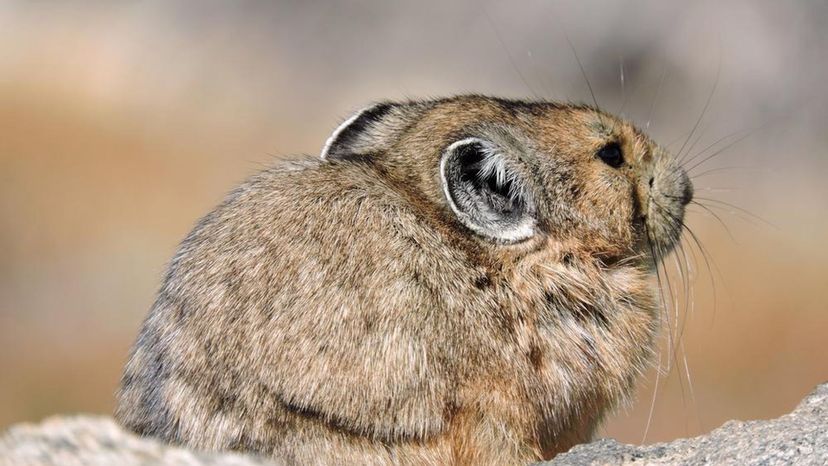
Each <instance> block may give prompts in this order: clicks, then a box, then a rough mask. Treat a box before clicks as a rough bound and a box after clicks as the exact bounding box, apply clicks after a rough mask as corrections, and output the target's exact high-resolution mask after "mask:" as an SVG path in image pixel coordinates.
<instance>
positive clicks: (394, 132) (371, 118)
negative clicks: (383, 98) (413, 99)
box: [320, 102, 419, 160]
mask: <svg viewBox="0 0 828 466" xmlns="http://www.w3.org/2000/svg"><path fill="white" fill-rule="evenodd" d="M418 109H419V106H418V105H417V104H413V103H411V104H401V103H392V102H381V103H378V104H374V105H372V106H370V107H367V108H365V109H363V110H361V111H359V112H357V113H355V114H354V115H352V116H351V117H349V118H348V119H347V120H345V121H344V122H343V123H342V124H341V125H339V127H337V128H336V129H335V130H334V132H333V133H331V136H330V137H329V138H328V140H327V141H326V142H325V146H324V147H323V148H322V153H321V154H320V157H321V158H322V160H328V159H337V158H343V157H346V156H354V155H369V154H375V153H378V152H381V151H382V150H384V149H387V148H388V146H389V145H390V144H391V142H392V141H393V140H394V139H395V138H396V137H397V136H398V135H399V134H400V133H401V132H402V130H403V129H405V127H406V126H408V124H409V123H410V122H411V120H412V118H413V117H414V116H415V115H416V112H417V110H418Z"/></svg>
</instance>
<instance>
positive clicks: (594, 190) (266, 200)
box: [116, 96, 690, 465]
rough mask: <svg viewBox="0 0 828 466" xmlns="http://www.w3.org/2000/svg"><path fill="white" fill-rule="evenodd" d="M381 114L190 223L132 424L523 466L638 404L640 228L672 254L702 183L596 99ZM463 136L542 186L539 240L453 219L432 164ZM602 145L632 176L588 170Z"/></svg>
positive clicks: (355, 458) (267, 442)
mask: <svg viewBox="0 0 828 466" xmlns="http://www.w3.org/2000/svg"><path fill="white" fill-rule="evenodd" d="M384 105H391V108H392V111H385V112H384V114H383V115H379V116H378V117H377V118H375V119H373V120H371V121H369V125H368V127H366V128H363V131H361V132H359V133H355V134H352V135H350V136H349V138H350V140H348V141H342V143H341V144H334V145H333V146H332V149H331V153H329V154H328V157H327V158H326V159H325V160H320V159H315V158H314V159H311V158H307V159H301V160H296V161H292V162H283V163H280V164H277V165H276V166H274V167H272V168H270V169H268V170H265V171H263V172H261V173H259V174H257V175H255V176H254V177H252V178H251V179H250V180H248V181H247V182H245V183H244V184H243V185H242V186H241V187H239V188H238V189H236V190H235V191H233V192H232V193H231V194H230V195H229V197H228V198H227V199H226V200H225V201H224V202H223V203H222V204H221V205H220V206H219V207H217V208H216V209H215V210H214V211H213V212H212V213H210V214H209V215H207V216H206V217H205V218H203V219H202V220H201V221H200V222H199V223H198V225H197V226H196V227H195V229H194V230H193V231H192V232H191V233H190V235H189V236H188V237H187V238H186V239H185V240H184V242H183V244H182V245H181V248H180V249H179V251H178V253H177V254H176V255H175V257H174V258H173V260H172V263H171V264H170V266H169V270H168V272H167V275H166V277H165V279H164V283H163V286H162V288H161V290H160V292H159V294H158V298H157V300H156V302H155V304H154V306H153V308H152V310H151V311H150V314H149V316H148V317H147V319H146V321H145V322H144V325H143V328H142V330H141V332H140V335H139V337H138V340H137V342H136V344H135V346H134V348H133V351H132V354H131V357H130V360H129V362H128V364H127V366H126V370H125V372H124V376H123V380H122V387H121V390H120V393H119V396H118V408H117V413H116V415H117V418H118V419H119V420H120V422H121V423H123V424H124V425H125V426H127V427H129V428H130V429H132V430H134V431H136V432H138V433H141V434H145V435H151V436H157V437H161V438H164V439H166V440H169V441H172V442H175V443H182V444H186V445H190V446H193V447H197V448H203V449H208V450H225V449H229V450H242V451H256V452H262V453H266V454H271V455H273V456H274V457H277V458H279V459H282V460H284V461H286V462H288V463H291V464H293V463H295V464H375V465H386V464H434V465H451V464H455V465H472V464H474V465H478V464H521V463H528V462H531V461H535V460H540V459H542V458H549V457H551V456H553V455H555V454H556V453H558V452H561V451H564V450H567V449H568V448H569V447H571V446H572V445H573V444H575V443H580V442H584V441H586V440H588V439H589V438H590V436H591V435H592V434H593V432H594V430H595V428H596V426H597V425H598V423H599V422H600V421H601V420H602V418H603V417H604V415H605V414H606V413H607V411H608V410H610V409H611V408H612V407H613V406H615V405H616V404H617V403H618V402H619V400H621V399H623V398H624V397H625V396H626V395H627V394H628V393H629V391H630V388H631V385H632V382H633V380H634V378H635V377H636V375H638V374H639V373H640V372H641V371H642V370H643V369H645V368H646V366H647V364H648V358H649V356H650V352H651V347H652V344H653V339H654V334H655V332H656V329H657V327H658V318H657V314H658V311H657V306H656V301H655V299H654V291H653V284H652V280H651V275H652V270H653V261H652V258H651V257H650V256H649V254H648V253H649V250H648V248H647V247H646V246H645V244H646V242H645V238H646V236H645V228H644V227H645V224H646V225H647V226H648V227H649V229H650V231H652V232H657V235H658V236H657V237H656V238H654V240H655V241H656V242H658V243H659V244H660V246H662V249H667V248H669V247H670V246H671V245H672V243H673V242H674V241H675V239H676V238H677V236H678V233H679V232H680V224H679V222H680V221H681V217H682V216H683V211H684V209H683V207H684V206H683V204H682V203H681V202H680V201H678V200H676V197H680V196H681V195H682V193H686V192H688V190H689V189H690V188H689V182H688V181H687V179H686V176H685V175H684V174H683V173H682V172H680V170H678V169H677V168H676V166H675V163H674V162H673V161H672V159H670V157H669V156H668V155H667V154H666V153H665V152H664V151H661V150H659V149H658V148H657V146H655V145H654V143H652V142H651V141H650V140H649V139H648V138H647V137H646V136H644V135H643V134H642V133H641V132H639V131H638V130H636V129H635V128H634V127H633V126H631V125H630V124H629V123H626V122H623V121H620V120H617V119H616V118H614V117H612V116H610V115H607V114H604V113H601V112H599V111H598V110H595V109H592V108H589V107H585V106H571V105H563V104H554V103H545V102H537V103H526V102H515V101H507V100H501V99H493V98H487V97H482V96H460V97H453V98H449V99H441V100H433V101H422V102H409V103H397V104H384ZM386 110H387V109H386ZM378 113H380V112H378ZM469 134H473V135H482V136H485V137H487V138H488V139H490V140H492V141H494V142H495V143H496V144H498V145H500V146H501V147H505V151H506V152H507V155H508V156H509V157H511V159H512V161H513V162H514V164H515V166H517V167H519V170H521V174H522V175H523V177H524V178H525V179H526V180H527V183H528V188H529V189H530V191H531V193H532V195H533V196H534V199H535V200H536V204H537V227H536V231H535V234H534V235H533V236H532V237H531V238H529V239H528V240H525V241H521V242H519V243H515V244H498V243H496V242H493V241H490V240H486V239H484V238H481V237H478V236H476V235H475V234H473V233H472V232H470V231H469V230H468V229H466V228H465V227H463V225H461V224H460V223H459V222H458V221H457V219H456V218H455V217H454V216H453V215H452V212H451V210H450V209H449V208H448V207H447V204H446V199H445V197H444V194H443V191H442V190H441V186H440V181H439V177H438V168H437V167H438V164H439V160H440V155H441V152H442V150H443V149H444V148H445V147H447V146H448V145H449V144H451V143H452V142H454V141H456V140H459V139H460V138H462V137H464V136H468V135H469ZM610 141H616V142H618V143H619V144H620V145H621V147H622V149H623V151H624V155H625V158H626V163H625V165H624V166H622V167H621V168H619V169H614V168H611V167H609V166H607V165H606V164H604V163H602V162H601V161H600V160H599V159H597V158H596V157H595V152H596V151H597V150H598V149H599V148H600V147H602V146H603V145H604V144H606V143H607V142H610ZM650 177H654V178H656V182H655V183H654V184H653V186H654V187H652V188H651V187H650V186H649V183H648V181H649V178H650ZM651 199H658V200H659V205H661V204H662V203H663V205H665V206H667V207H666V208H669V209H671V210H670V211H671V212H673V213H674V214H675V215H672V216H663V215H662V216H659V215H655V214H654V213H653V211H652V208H651V207H650V205H651V202H650V201H651Z"/></svg>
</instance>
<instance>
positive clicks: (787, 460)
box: [538, 384, 828, 466]
mask: <svg viewBox="0 0 828 466" xmlns="http://www.w3.org/2000/svg"><path fill="white" fill-rule="evenodd" d="M569 464H577V465H599V464H600V465H627V464H635V465H645V464H676V465H678V464H682V465H700V464H715V465H740V466H741V465H763V466H772V465H781V464H796V465H800V464H805V465H811V464H814V465H826V464H828V384H823V385H820V386H819V387H817V388H816V390H814V391H813V392H811V394H810V395H808V396H807V397H806V398H805V399H804V400H802V402H800V403H799V406H798V407H797V408H796V409H795V410H794V411H793V412H792V413H790V414H786V415H784V416H782V417H780V418H777V419H772V420H769V421H749V422H742V421H729V422H727V423H725V424H724V425H723V426H721V427H719V428H718V429H716V430H714V431H712V432H710V433H709V434H706V435H702V436H699V437H694V438H689V439H678V440H674V441H672V442H667V443H656V444H653V445H644V446H634V445H627V444H623V443H619V442H617V441H615V440H612V439H601V440H598V441H595V442H592V443H588V444H584V445H578V446H576V447H574V448H572V449H571V450H569V451H568V452H567V453H564V454H561V455H558V456H557V457H555V458H554V459H553V460H552V461H548V462H545V463H538V466H540V465H543V466H560V465H569Z"/></svg>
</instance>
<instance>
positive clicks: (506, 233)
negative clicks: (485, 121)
mask: <svg viewBox="0 0 828 466" xmlns="http://www.w3.org/2000/svg"><path fill="white" fill-rule="evenodd" d="M440 179H441V182H442V185H443V191H444V192H445V195H446V199H447V200H448V204H449V206H450V207H451V210H452V211H453V212H454V214H455V215H457V218H458V219H459V220H460V222H462V223H463V224H464V225H465V226H466V227H468V228H469V229H471V230H472V231H474V232H475V233H478V234H480V235H482V236H484V237H486V238H489V239H494V240H496V241H501V242H507V243H511V242H516V241H520V240H524V239H526V238H529V237H530V236H532V235H533V234H534V232H535V224H536V214H535V203H534V200H533V199H532V195H531V192H530V191H531V190H530V189H529V186H528V184H527V182H526V180H525V179H524V177H523V176H522V175H521V174H520V172H519V171H518V170H517V169H516V168H515V167H514V166H511V165H510V163H509V161H508V160H507V159H506V157H505V156H504V155H503V153H502V152H501V151H500V150H499V149H498V147H497V146H495V145H494V144H493V143H491V142H489V141H486V140H483V139H479V138H467V139H462V140H460V141H457V142H455V143H453V144H452V145H450V146H448V148H446V150H445V151H444V152H443V157H442V159H441V161H440Z"/></svg>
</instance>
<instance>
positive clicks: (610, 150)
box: [595, 142, 624, 168]
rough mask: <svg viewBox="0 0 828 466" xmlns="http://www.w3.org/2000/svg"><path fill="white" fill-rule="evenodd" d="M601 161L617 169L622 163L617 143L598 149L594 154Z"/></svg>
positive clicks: (622, 157)
mask: <svg viewBox="0 0 828 466" xmlns="http://www.w3.org/2000/svg"><path fill="white" fill-rule="evenodd" d="M595 155H597V156H598V158H600V159H601V160H603V162H604V163H605V164H607V165H609V166H610V167H612V168H618V167H620V166H621V165H622V164H623V163H624V156H623V155H622V154H621V147H620V146H619V145H618V143H615V142H611V143H609V144H607V145H606V146H604V147H602V148H600V149H598V152H597V153H596V154H595Z"/></svg>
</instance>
